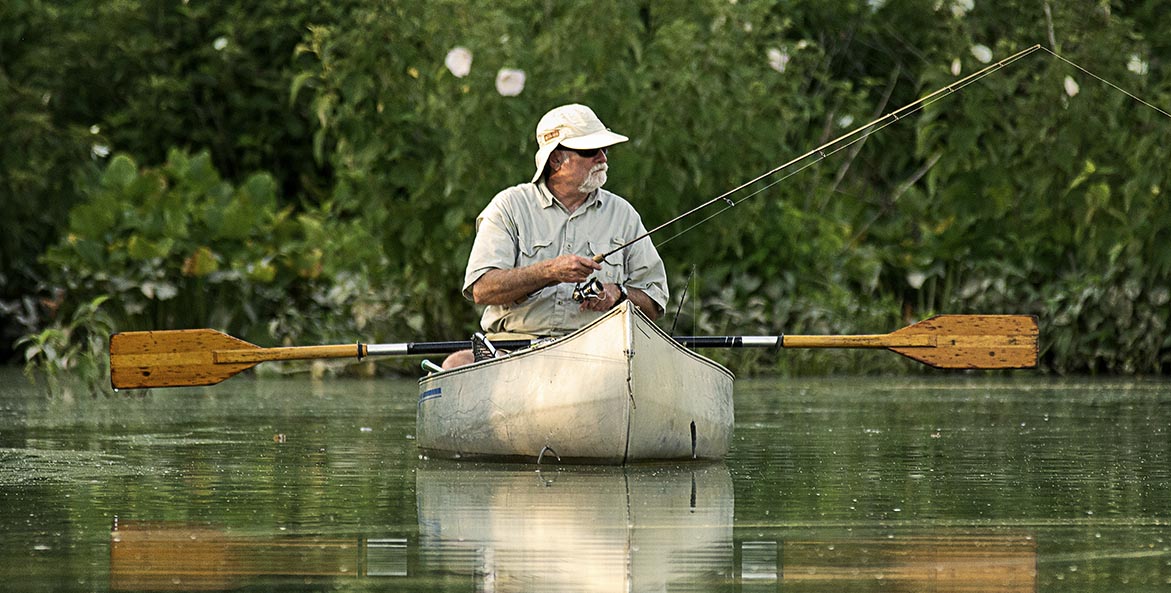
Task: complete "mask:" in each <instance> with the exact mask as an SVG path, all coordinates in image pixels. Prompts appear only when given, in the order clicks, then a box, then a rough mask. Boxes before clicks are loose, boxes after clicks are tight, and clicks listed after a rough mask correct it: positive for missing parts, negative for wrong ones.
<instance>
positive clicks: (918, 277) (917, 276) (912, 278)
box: [907, 270, 927, 290]
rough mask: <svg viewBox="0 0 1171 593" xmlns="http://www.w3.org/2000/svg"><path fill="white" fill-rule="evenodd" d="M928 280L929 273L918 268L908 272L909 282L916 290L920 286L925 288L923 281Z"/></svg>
mask: <svg viewBox="0 0 1171 593" xmlns="http://www.w3.org/2000/svg"><path fill="white" fill-rule="evenodd" d="M926 281H927V274H924V273H923V272H920V271H917V270H916V271H912V272H907V284H910V285H911V288H914V289H915V290H919V289H920V288H923V283H924V282H926Z"/></svg>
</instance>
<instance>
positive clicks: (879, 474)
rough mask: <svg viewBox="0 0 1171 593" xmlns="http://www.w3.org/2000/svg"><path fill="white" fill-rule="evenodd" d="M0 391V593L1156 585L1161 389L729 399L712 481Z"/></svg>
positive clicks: (312, 392)
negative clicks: (473, 455)
mask: <svg viewBox="0 0 1171 593" xmlns="http://www.w3.org/2000/svg"><path fill="white" fill-rule="evenodd" d="M0 379H2V381H3V382H2V383H0V384H2V385H3V386H4V387H2V388H0V557H2V559H0V590H5V591H107V590H121V591H136V590H171V591H182V590H204V591H207V590H253V591H261V590H281V591H289V590H305V591H323V590H341V591H349V590H355V591H362V590H380V591H381V590H384V591H521V590H532V591H664V590H671V591H781V590H784V591H993V592H997V591H1004V592H1008V591H1060V592H1062V593H1066V592H1069V591H1095V592H1097V591H1112V592H1113V591H1166V590H1171V434H1169V427H1171V383H1169V382H1156V381H1138V380H1117V381H1115V380H1070V379H1063V380H1056V379H1051V378H1044V377H1038V376H1036V375H1034V374H1032V373H1020V374H1017V375H1009V376H997V377H984V376H980V375H964V374H939V375H933V376H932V377H930V378H927V379H914V380H906V379H897V380H895V379H820V380H799V381H789V380H786V381H779V380H743V381H739V382H738V383H737V386H736V417H737V422H736V434H735V441H734V444H733V447H732V452H731V454H730V455H729V457H728V459H727V460H726V461H724V462H722V463H714V464H713V463H703V464H666V465H664V464H660V465H649V466H636V467H627V468H599V467H558V466H556V465H543V466H541V467H540V468H538V467H537V466H532V465H528V466H522V465H493V464H484V463H480V464H469V463H459V462H452V461H441V460H429V459H422V458H421V457H420V455H419V452H418V451H417V450H416V448H415V442H414V440H413V437H412V434H413V432H414V415H415V405H416V404H415V399H416V387H415V383H414V382H413V381H409V380H380V381H364V380H326V381H324V382H314V381H311V380H310V379H308V378H304V379H281V380H262V381H257V380H252V379H250V378H246V377H242V378H236V379H232V380H230V381H228V382H226V383H223V384H221V385H219V386H216V387H212V388H202V389H172V390H155V391H152V392H150V393H145V394H143V393H134V394H126V393H123V394H118V395H117V396H115V397H112V398H108V397H104V396H98V397H92V396H91V395H89V394H88V393H84V392H82V393H76V392H75V393H72V394H57V395H48V394H45V393H42V391H41V390H39V389H38V388H36V387H33V386H30V385H29V384H28V383H27V382H26V380H25V379H24V378H23V377H22V376H20V375H19V373H17V372H16V371H12V370H4V371H0Z"/></svg>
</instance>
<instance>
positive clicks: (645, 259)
mask: <svg viewBox="0 0 1171 593" xmlns="http://www.w3.org/2000/svg"><path fill="white" fill-rule="evenodd" d="M645 233H646V227H644V226H643V225H642V221H641V220H639V221H638V231H637V233H636V235H635V236H641V235H643V234H645ZM624 284H626V286H628V287H631V288H637V289H639V290H641V291H643V292H645V293H646V295H647V296H648V297H650V299H651V300H652V301H654V302H655V305H656V306H658V308H659V312H660V313H662V312H663V311H666V310H667V299H668V298H670V295H669V293H668V290H667V268H666V266H665V265H663V260H662V258H660V257H659V251H658V250H657V249H655V244H654V243H652V242H651V238H650V237H646V238H644V239H641V240H639V241H637V242H636V243H634V244H633V245H631V246H630V247H629V248H627V250H626V281H625V282H624Z"/></svg>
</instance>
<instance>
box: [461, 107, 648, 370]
mask: <svg viewBox="0 0 1171 593" xmlns="http://www.w3.org/2000/svg"><path fill="white" fill-rule="evenodd" d="M536 136H537V155H536V165H537V171H536V174H535V175H534V176H533V179H532V181H531V182H530V183H523V184H521V185H517V186H514V187H510V188H508V189H506V190H504V191H502V192H500V193H499V194H497V195H496V197H494V198H493V199H492V202H491V203H490V204H488V207H487V208H485V209H484V211H483V212H481V213H480V215H479V216H478V217H477V218H476V240H475V242H474V243H473V245H472V252H471V255H470V256H469V258H468V267H467V272H466V274H465V275H464V286H463V293H464V296H465V297H467V298H468V299H471V300H472V301H474V302H475V303H476V304H478V305H486V307H485V309H484V314H483V317H482V318H481V320H480V325H481V326H482V327H483V328H484V331H485V332H488V338H489V339H492V338H496V339H504V338H514V339H516V338H534V337H541V336H560V335H564V334H567V333H569V332H572V331H573V330H575V329H578V328H580V327H581V326H583V325H585V324H587V323H589V322H590V321H593V320H594V319H597V318H598V317H600V316H601V315H602V314H603V313H604V312H606V311H609V310H610V309H611V308H613V307H615V306H617V305H618V304H620V303H621V302H623V301H625V300H627V299H629V300H630V302H631V303H633V304H634V305H635V306H637V307H638V308H639V309H640V310H641V311H642V312H643V313H644V314H646V315H647V317H649V318H651V319H656V318H657V317H658V316H659V315H660V314H661V313H662V312H663V310H664V308H665V307H666V304H667V273H666V270H665V268H664V266H663V261H662V259H660V258H659V253H658V251H656V250H655V247H654V245H653V244H652V243H651V241H650V239H649V238H645V239H642V240H640V241H638V242H636V243H634V244H633V245H631V246H630V247H628V248H626V249H623V250H622V251H619V252H618V253H615V254H614V255H611V256H610V257H609V258H607V260H606V261H605V262H603V263H602V264H598V263H596V262H594V261H593V259H592V258H593V256H594V255H597V254H600V253H606V252H609V251H611V250H613V249H615V248H616V247H618V246H620V245H623V244H625V243H626V242H628V241H630V240H631V239H634V238H635V237H638V236H640V235H642V234H644V233H645V232H646V228H645V227H644V226H643V224H642V220H641V218H640V217H639V215H638V212H637V211H635V209H634V207H633V206H631V205H630V203H629V202H627V201H626V200H624V199H623V198H621V197H619V196H617V195H615V194H613V193H610V192H608V191H606V190H604V189H601V188H602V185H603V184H605V183H606V171H607V170H608V168H609V164H608V163H609V156H608V155H607V151H608V149H609V148H610V147H611V146H614V145H615V144H619V143H621V142H625V141H627V140H628V138H627V137H626V136H623V135H621V134H615V133H614V132H611V131H610V130H609V129H607V128H606V126H605V125H603V124H602V121H601V120H600V119H598V116H597V115H595V114H594V112H593V110H591V109H590V108H589V107H586V106H584V105H576V104H573V105H564V106H561V107H558V108H556V109H553V110H552V111H550V112H549V113H546V114H545V116H544V117H542V118H541V121H540V122H539V123H538V124H537V134H536ZM591 277H596V278H598V279H599V280H600V281H601V282H602V288H603V290H602V292H601V294H599V295H598V297H597V298H590V299H586V300H585V301H583V302H581V303H580V304H579V303H577V302H576V301H574V300H573V289H574V287H575V286H576V285H577V284H578V283H581V282H584V281H586V280H588V279H589V278H591ZM473 360H474V357H473V355H472V352H471V351H470V350H464V351H461V352H457V353H455V354H452V355H451V356H449V357H448V358H447V360H445V361H444V363H443V367H444V368H454V367H457V366H462V365H464V364H468V363H471V362H473Z"/></svg>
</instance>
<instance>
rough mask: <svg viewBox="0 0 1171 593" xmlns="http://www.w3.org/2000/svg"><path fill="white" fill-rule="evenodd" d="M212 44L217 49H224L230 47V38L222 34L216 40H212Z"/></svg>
mask: <svg viewBox="0 0 1171 593" xmlns="http://www.w3.org/2000/svg"><path fill="white" fill-rule="evenodd" d="M211 46H212V47H214V48H215V50H216V51H224V48H225V47H228V38H227V37H224V36H222V35H221V36H219V37H216V40H215V41H213V42H211Z"/></svg>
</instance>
